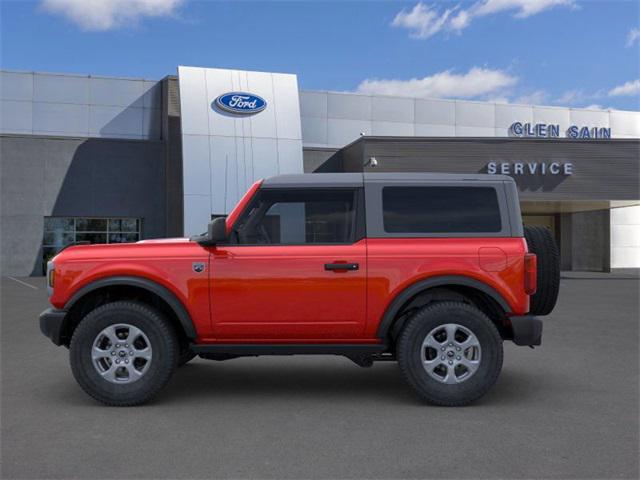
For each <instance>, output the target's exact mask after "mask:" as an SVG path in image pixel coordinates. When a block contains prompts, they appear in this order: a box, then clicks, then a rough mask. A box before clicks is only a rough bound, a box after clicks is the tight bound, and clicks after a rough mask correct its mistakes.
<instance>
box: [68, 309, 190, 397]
mask: <svg viewBox="0 0 640 480" xmlns="http://www.w3.org/2000/svg"><path fill="white" fill-rule="evenodd" d="M69 350H70V355H69V359H70V363H71V370H72V372H73V375H74V377H75V379H76V381H77V382H78V384H79V385H80V386H81V387H82V389H83V390H84V391H85V392H86V393H88V394H89V395H91V396H92V397H93V398H95V399H96V400H98V401H100V402H102V403H104V404H106V405H112V406H133V405H139V404H142V403H144V402H146V401H148V400H150V399H151V398H152V397H153V396H154V395H155V394H156V393H158V391H160V389H161V388H162V387H164V386H165V385H166V383H167V382H168V381H169V379H170V378H171V375H172V373H173V371H174V370H175V368H176V364H177V360H178V351H179V349H178V341H177V339H176V336H175V334H174V332H173V329H172V328H171V325H170V324H169V322H168V321H167V319H166V318H165V317H164V316H163V315H162V314H161V313H160V312H159V311H157V310H156V309H154V308H152V307H150V306H148V305H145V304H142V303H138V302H129V301H120V302H113V303H108V304H106V305H102V306H101V307H98V308H96V309H95V310H93V311H92V312H91V313H89V314H88V315H87V316H86V317H85V318H84V319H82V321H81V322H80V324H79V325H78V327H77V328H76V330H75V331H74V333H73V337H72V338H71V344H70V347H69Z"/></svg>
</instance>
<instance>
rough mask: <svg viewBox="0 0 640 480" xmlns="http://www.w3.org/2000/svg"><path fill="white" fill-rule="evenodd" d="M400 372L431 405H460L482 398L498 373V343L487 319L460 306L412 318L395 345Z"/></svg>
mask: <svg viewBox="0 0 640 480" xmlns="http://www.w3.org/2000/svg"><path fill="white" fill-rule="evenodd" d="M396 350H397V356H398V363H399V365H400V369H401V371H402V373H403V375H404V377H405V378H406V380H407V381H408V383H409V384H410V385H411V386H412V387H413V388H414V390H415V391H416V392H417V393H418V395H419V396H420V397H421V398H422V399H424V400H426V401H427V402H429V403H432V404H435V405H443V406H461V405H466V404H468V403H471V402H473V401H475V400H477V399H479V398H480V397H482V396H483V395H484V394H485V393H486V392H487V391H488V390H489V389H490V388H491V387H492V386H493V384H494V383H495V382H496V380H497V378H498V375H499V374H500V370H501V369H502V356H503V350H502V338H501V337H500V334H499V333H498V330H497V329H496V327H495V325H494V324H493V322H491V320H490V319H489V318H488V317H487V316H486V315H485V314H484V313H482V312H481V311H480V310H478V309H477V308H475V307H473V306H471V305H468V304H466V303H462V302H441V303H435V304H432V305H428V306H426V307H423V308H422V309H420V310H419V311H418V312H417V313H415V314H414V315H413V316H412V317H411V318H410V319H409V320H408V321H407V324H406V325H405V327H404V328H403V330H402V332H401V334H400V337H399V338H398V341H397V344H396Z"/></svg>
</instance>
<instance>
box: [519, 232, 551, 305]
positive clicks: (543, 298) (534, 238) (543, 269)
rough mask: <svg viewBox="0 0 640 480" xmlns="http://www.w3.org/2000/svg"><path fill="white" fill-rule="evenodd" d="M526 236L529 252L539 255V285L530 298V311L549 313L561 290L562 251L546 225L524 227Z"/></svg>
mask: <svg viewBox="0 0 640 480" xmlns="http://www.w3.org/2000/svg"><path fill="white" fill-rule="evenodd" d="M524 237H525V239H526V240H527V246H528V247H529V252H531V253H535V254H536V257H538V258H537V263H538V272H537V275H538V287H537V290H536V293H534V294H533V295H532V296H531V298H530V306H529V312H530V313H532V314H533V315H549V314H550V313H551V312H552V311H553V308H554V307H555V306H556V301H557V300H558V292H559V291H560V252H559V251H558V246H557V245H556V241H555V240H554V238H553V235H552V234H551V230H549V229H548V228H546V227H540V226H527V227H524Z"/></svg>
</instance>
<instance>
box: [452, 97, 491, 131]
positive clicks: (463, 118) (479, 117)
mask: <svg viewBox="0 0 640 480" xmlns="http://www.w3.org/2000/svg"><path fill="white" fill-rule="evenodd" d="M495 118H496V106H495V104H493V103H475V102H460V101H457V102H456V127H458V126H464V127H484V128H494V127H495Z"/></svg>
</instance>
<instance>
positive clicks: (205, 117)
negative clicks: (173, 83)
mask: <svg viewBox="0 0 640 480" xmlns="http://www.w3.org/2000/svg"><path fill="white" fill-rule="evenodd" d="M178 75H179V78H180V80H179V81H180V122H181V126H182V134H183V135H209V108H210V107H209V103H210V102H209V101H208V97H207V86H206V83H205V70H204V69H202V68H193V67H178Z"/></svg>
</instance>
